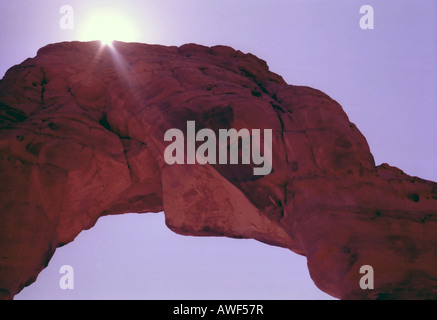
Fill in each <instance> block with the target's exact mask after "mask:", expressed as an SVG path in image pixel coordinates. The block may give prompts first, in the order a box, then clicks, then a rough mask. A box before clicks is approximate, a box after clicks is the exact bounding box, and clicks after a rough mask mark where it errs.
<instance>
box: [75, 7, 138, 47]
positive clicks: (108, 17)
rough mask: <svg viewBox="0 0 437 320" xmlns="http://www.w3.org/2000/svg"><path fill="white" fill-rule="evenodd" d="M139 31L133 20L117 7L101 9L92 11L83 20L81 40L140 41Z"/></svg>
mask: <svg viewBox="0 0 437 320" xmlns="http://www.w3.org/2000/svg"><path fill="white" fill-rule="evenodd" d="M138 37H139V32H138V28H135V24H134V23H133V21H132V20H130V19H128V17H127V16H126V15H124V14H123V13H122V12H120V11H119V10H117V9H108V8H106V9H100V10H98V11H95V12H91V13H90V14H89V15H88V17H86V19H85V21H84V22H83V28H82V29H81V31H80V40H81V41H93V40H100V41H101V42H102V44H105V45H111V43H112V41H114V40H117V41H123V42H135V41H138Z"/></svg>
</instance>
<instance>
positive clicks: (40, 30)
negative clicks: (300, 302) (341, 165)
mask: <svg viewBox="0 0 437 320" xmlns="http://www.w3.org/2000/svg"><path fill="white" fill-rule="evenodd" d="M63 5H70V6H71V8H73V12H74V20H73V21H74V25H73V29H63V28H61V26H60V20H61V19H62V17H63V14H60V8H61V7H62V6H63ZM363 5H371V6H372V7H373V10H374V29H366V30H363V29H361V27H360V23H359V22H360V19H361V18H362V16H363V14H361V13H360V8H361V6H363ZM108 13H110V14H111V15H112V21H113V22H114V21H115V22H114V23H112V24H109V25H105V23H106V22H105V20H101V17H102V15H104V14H108ZM114 25H116V26H119V28H118V29H115V30H114V29H113V27H114ZM97 29H100V30H103V31H105V30H106V31H107V32H106V35H107V33H108V32H109V33H110V34H117V35H118V34H120V37H125V39H117V40H125V41H136V42H144V43H150V44H162V45H182V44H184V43H198V44H203V45H207V46H212V45H218V44H222V45H228V46H232V47H234V48H235V49H239V50H241V51H243V52H250V53H253V54H255V55H256V56H258V57H260V58H262V59H263V60H265V61H267V63H268V65H269V67H270V70H272V71H273V72H276V73H278V74H280V75H281V76H282V77H283V78H284V79H285V81H287V83H289V84H293V85H305V86H310V87H313V88H317V89H319V90H321V91H323V92H325V93H326V94H328V95H329V96H330V97H332V98H333V99H335V100H336V101H338V102H339V103H340V104H341V105H342V107H343V109H344V110H345V112H346V113H347V115H348V116H349V119H350V121H351V122H353V123H355V124H356V125H357V127H358V128H359V129H360V131H361V132H362V133H363V134H364V136H365V137H366V138H367V141H368V143H369V145H370V149H371V152H372V153H373V155H374V157H375V161H376V163H377V164H381V163H389V164H390V165H392V166H396V167H398V168H401V169H402V170H403V171H404V172H406V173H407V174H410V175H413V176H419V177H421V178H424V179H427V180H433V181H437V148H436V141H437V126H436V123H437V90H436V89H437V88H436V87H437V1H436V0H385V1H369V0H334V1H330V0H275V1H267V0H221V1H218V0H208V1H205V0H188V1H183V0H181V1H176V0H173V1H170V0H161V1H137V0H130V1H129V0H127V1H126V0H125V1H103V0H100V1H85V0H70V1H67V0H60V1H58V0H51V1H43V0H14V1H1V3H0V30H1V33H0V43H1V44H2V45H1V46H0V77H1V76H3V74H4V73H5V72H6V70H7V69H8V68H10V67H11V66H13V65H15V64H19V63H21V62H22V61H24V60H25V59H26V58H28V57H33V56H35V55H36V52H37V50H38V49H39V48H40V47H42V46H45V45H47V44H49V43H54V42H60V41H71V40H91V39H90V37H91V38H92V37H96V36H98V32H96V30H97ZM117 30H118V31H117ZM120 30H123V32H120ZM103 34H105V32H103ZM65 264H67V265H71V266H72V267H73V268H74V277H75V278H74V279H75V288H74V289H73V290H62V289H60V287H59V280H60V278H61V276H62V275H61V274H60V273H59V269H60V267H61V266H62V265H65ZM16 299H275V300H276V299H331V297H329V296H328V295H326V294H324V293H323V292H321V291H320V290H319V289H317V287H316V286H315V285H314V284H313V282H312V280H311V278H310V276H309V274H308V271H307V268H306V259H305V258H304V257H301V256H298V255H296V254H294V253H292V252H290V251H288V250H286V249H282V248H275V247H272V246H268V245H265V244H262V243H259V242H257V241H254V240H235V239H226V238H215V237H211V238H195V237H184V236H179V235H176V234H174V233H172V232H171V231H170V230H168V229H167V228H166V227H165V224H164V216H163V214H162V213H160V214H159V213H158V214H141V215H138V214H135V213H132V214H127V215H122V216H111V217H104V218H101V219H99V221H98V222H97V224H96V226H95V227H94V228H92V229H91V230H88V231H84V232H82V233H81V234H79V236H78V237H77V238H76V239H75V241H74V242H72V243H70V244H68V245H67V246H64V247H62V248H59V249H58V250H57V251H56V253H55V255H54V257H53V258H52V260H51V262H50V264H49V266H48V267H47V268H46V269H45V270H44V271H43V272H42V273H41V274H40V276H39V277H38V279H37V281H36V283H34V284H32V285H31V286H30V287H28V288H25V289H24V290H23V291H22V292H21V293H20V294H19V295H17V296H16Z"/></svg>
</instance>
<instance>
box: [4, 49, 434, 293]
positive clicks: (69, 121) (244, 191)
mask: <svg viewBox="0 0 437 320" xmlns="http://www.w3.org/2000/svg"><path fill="white" fill-rule="evenodd" d="M188 120H194V121H196V126H197V127H198V128H211V129H213V130H214V131H215V132H217V131H218V130H219V129H229V128H235V129H237V130H239V129H241V128H247V129H255V128H256V129H272V130H273V146H272V149H273V171H272V173H271V174H269V175H267V176H254V175H253V171H252V165H209V164H207V165H203V166H202V165H199V164H195V165H173V166H169V165H167V164H166V162H165V161H164V157H163V154H164V149H165V148H166V146H167V145H168V144H169V142H164V133H165V132H166V130H168V129H170V128H180V129H183V128H185V125H186V122H187V121H188ZM436 208H437V184H436V183H434V182H430V181H425V180H422V179H420V178H417V177H410V176H408V175H406V174H404V173H403V172H402V171H401V170H399V169H397V168H393V167H390V166H389V165H381V166H378V167H375V163H374V160H373V157H372V155H371V153H370V150H369V147H368V145H367V142H366V140H365V138H364V137H363V136H362V134H361V133H360V132H359V130H358V129H357V128H356V127H355V126H354V125H353V124H352V123H350V122H349V120H348V118H347V116H346V114H345V113H344V111H343V110H342V108H341V106H340V105H339V104H338V103H337V102H335V101H334V100H333V99H331V98H330V97H328V96H327V95H325V94H324V93H322V92H320V91H317V90H315V89H311V88H308V87H298V86H293V85H288V84H286V83H285V82H284V80H283V79H282V78H281V77H280V76H278V75H276V74H274V73H272V72H270V71H269V70H268V67H267V64H266V63H265V62H264V61H262V60H260V59H258V58H256V57H255V56H253V55H251V54H243V53H242V52H240V51H236V50H234V49H232V48H229V47H224V46H216V47H211V48H209V47H204V46H200V45H194V44H188V45H184V46H181V47H179V48H178V47H164V46H152V45H145V44H124V43H115V44H114V47H113V48H112V49H111V48H109V47H101V46H100V43H98V42H89V43H79V42H72V43H59V44H53V45H49V46H47V47H44V48H42V49H40V51H39V52H38V55H37V56H36V57H35V58H32V59H28V60H26V61H25V62H23V63H22V64H20V65H18V66H15V67H13V68H11V69H10V70H9V71H8V72H7V74H6V75H5V77H4V79H3V80H2V81H1V83H0V221H1V223H0V296H1V297H3V298H12V297H13V296H14V295H15V294H16V293H17V292H19V291H20V290H21V289H22V288H23V287H24V286H26V285H29V284H30V283H32V282H33V281H35V279H36V277H37V275H38V273H39V272H40V271H41V270H42V269H43V268H44V267H45V266H46V265H47V263H48V261H49V260H50V258H51V256H52V255H53V253H54V251H55V249H56V248H57V247H58V246H61V245H65V244H67V243H69V242H71V241H73V240H74V238H75V237H76V236H77V235H78V234H79V233H80V232H81V231H82V230H84V229H88V228H91V227H92V226H93V225H94V224H95V223H96V221H97V219H98V218H99V217H100V216H102V215H111V214H122V213H127V212H139V213H142V212H144V213H145V212H159V211H162V210H164V212H165V217H166V224H167V226H168V227H169V228H170V229H171V230H173V231H175V232H177V233H180V234H185V235H198V236H205V235H222V236H228V237H237V238H253V239H257V240H259V241H262V242H265V243H268V244H271V245H275V246H281V247H285V248H289V249H290V250H292V251H294V252H296V253H298V254H302V255H305V256H306V257H307V258H308V267H309V270H310V274H311V276H312V278H313V280H314V282H315V283H316V285H317V286H318V287H319V288H320V289H321V290H323V291H325V292H327V293H328V294H330V295H332V296H334V297H337V298H342V299H361V298H363V299H375V298H389V299H390V298H393V299H396V298H403V299H410V298H418V299H430V298H437V232H436V230H437V229H436V227H437V209H436ZM290 254H291V253H290ZM272 263H275V262H274V261H272ZM363 265H370V266H372V267H373V268H374V272H375V289H374V290H362V289H361V288H360V286H359V281H360V278H361V277H362V276H363V275H362V274H360V273H359V270H360V267H361V266H363ZM283 276H284V277H286V276H287V275H283ZM290 290H293V288H290Z"/></svg>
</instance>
